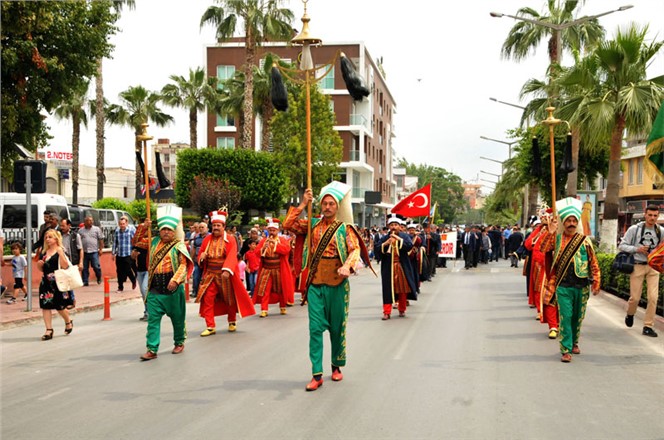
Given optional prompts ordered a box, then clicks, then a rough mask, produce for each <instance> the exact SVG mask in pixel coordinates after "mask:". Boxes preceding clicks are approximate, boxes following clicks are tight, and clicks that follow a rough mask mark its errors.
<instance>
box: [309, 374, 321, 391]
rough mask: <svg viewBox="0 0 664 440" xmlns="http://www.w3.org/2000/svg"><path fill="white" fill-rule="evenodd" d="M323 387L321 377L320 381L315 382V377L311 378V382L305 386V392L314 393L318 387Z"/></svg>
mask: <svg viewBox="0 0 664 440" xmlns="http://www.w3.org/2000/svg"><path fill="white" fill-rule="evenodd" d="M322 386H323V378H322V377H321V378H320V380H316V378H315V377H312V378H311V382H309V383H308V384H307V387H306V388H305V389H306V390H307V391H316V390H317V389H318V387H322Z"/></svg>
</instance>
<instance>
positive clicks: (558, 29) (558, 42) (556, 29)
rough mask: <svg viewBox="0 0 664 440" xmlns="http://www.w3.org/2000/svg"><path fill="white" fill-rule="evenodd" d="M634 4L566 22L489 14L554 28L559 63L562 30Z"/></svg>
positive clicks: (497, 13)
mask: <svg viewBox="0 0 664 440" xmlns="http://www.w3.org/2000/svg"><path fill="white" fill-rule="evenodd" d="M633 7H634V6H632V5H625V6H621V7H619V8H618V9H613V10H611V11H606V12H602V13H600V14H595V15H586V16H583V17H580V18H577V19H576V20H572V21H568V22H566V23H560V24H557V23H548V22H546V21H542V20H534V19H531V18H526V17H519V16H516V15H510V14H503V13H500V12H489V15H491V16H492V17H494V18H502V17H509V18H513V19H514V20H519V21H525V22H526V23H532V24H534V25H537V26H543V27H546V28H549V29H553V38H554V41H555V44H556V59H555V61H556V62H557V63H560V58H561V56H562V50H563V49H562V45H561V42H562V41H561V40H562V34H561V32H562V31H564V30H565V29H568V28H571V27H572V26H576V25H577V24H581V23H585V22H586V21H589V20H594V19H595V18H599V17H603V16H605V15H609V14H613V13H614V12H622V11H626V10H628V9H631V8H633Z"/></svg>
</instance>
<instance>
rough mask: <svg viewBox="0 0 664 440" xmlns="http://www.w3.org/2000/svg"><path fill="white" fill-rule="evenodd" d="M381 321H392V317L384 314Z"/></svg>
mask: <svg viewBox="0 0 664 440" xmlns="http://www.w3.org/2000/svg"><path fill="white" fill-rule="evenodd" d="M381 319H382V320H383V321H387V320H388V319H390V315H388V314H387V313H383V317H382V318H381Z"/></svg>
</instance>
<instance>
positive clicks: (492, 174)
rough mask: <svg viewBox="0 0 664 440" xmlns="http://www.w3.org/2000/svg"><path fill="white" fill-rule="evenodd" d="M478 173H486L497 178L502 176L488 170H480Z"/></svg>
mask: <svg viewBox="0 0 664 440" xmlns="http://www.w3.org/2000/svg"><path fill="white" fill-rule="evenodd" d="M480 173H484V174H488V175H490V176H496V177H497V178H498V179H499V180H500V178H501V177H502V176H501V175H500V174H494V173H490V172H488V171H482V170H480Z"/></svg>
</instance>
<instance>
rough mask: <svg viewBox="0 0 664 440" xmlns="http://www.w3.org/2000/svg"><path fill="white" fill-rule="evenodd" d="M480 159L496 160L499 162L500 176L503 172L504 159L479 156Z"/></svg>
mask: <svg viewBox="0 0 664 440" xmlns="http://www.w3.org/2000/svg"><path fill="white" fill-rule="evenodd" d="M480 159H484V160H488V161H491V162H496V163H499V164H500V175H501V176H502V175H503V173H504V172H505V170H504V167H505V161H504V160H496V159H491V158H488V157H484V156H480Z"/></svg>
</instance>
